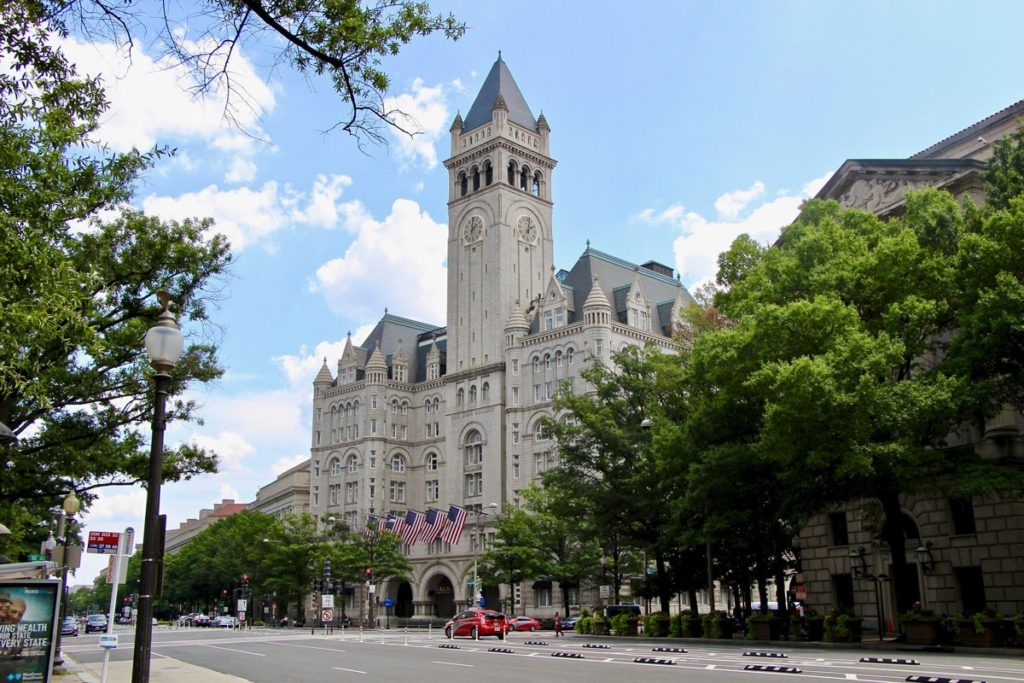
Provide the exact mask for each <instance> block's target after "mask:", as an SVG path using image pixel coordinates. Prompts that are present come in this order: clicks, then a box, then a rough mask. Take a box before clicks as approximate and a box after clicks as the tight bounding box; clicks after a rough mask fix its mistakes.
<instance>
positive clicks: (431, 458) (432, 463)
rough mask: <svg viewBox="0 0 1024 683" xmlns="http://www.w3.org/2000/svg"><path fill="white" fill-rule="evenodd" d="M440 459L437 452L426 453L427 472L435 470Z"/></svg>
mask: <svg viewBox="0 0 1024 683" xmlns="http://www.w3.org/2000/svg"><path fill="white" fill-rule="evenodd" d="M440 461H441V459H440V458H439V457H438V455H437V453H429V454H427V472H436V471H437V466H438V464H439V463H440Z"/></svg>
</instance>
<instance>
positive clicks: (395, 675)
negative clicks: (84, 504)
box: [64, 629, 1024, 683]
mask: <svg viewBox="0 0 1024 683" xmlns="http://www.w3.org/2000/svg"><path fill="white" fill-rule="evenodd" d="M119 633H120V644H119V648H118V650H116V651H115V652H114V653H113V655H112V658H113V659H131V657H132V639H133V633H132V632H131V631H130V630H127V629H126V630H122V631H119ZM551 635H552V634H550V633H543V632H542V633H537V634H529V633H515V634H511V635H510V636H509V637H508V639H507V640H505V641H504V642H502V641H499V640H497V639H496V638H484V639H481V640H479V641H473V640H470V639H467V638H457V639H455V640H453V641H449V640H446V639H445V638H444V636H443V635H442V634H441V633H439V632H436V631H435V632H433V633H432V634H430V635H428V634H427V633H426V632H409V633H408V634H404V633H402V632H400V631H390V632H384V633H382V632H367V633H365V634H363V635H362V636H360V634H359V632H358V631H354V632H353V631H347V632H346V633H345V634H344V635H342V634H341V632H340V631H335V632H334V634H333V635H328V636H325V635H321V634H318V635H315V636H311V635H310V632H309V631H308V630H299V629H281V630H253V631H241V632H240V631H227V630H218V629H195V630H189V631H175V630H165V629H157V630H156V631H154V639H153V641H154V642H153V656H154V657H171V658H174V659H178V660H183V661H186V662H189V663H191V664H195V665H197V666H202V667H206V668H209V669H213V670H215V671H219V672H222V673H228V674H232V675H235V676H238V677H240V678H244V679H247V680H249V681H253V682H254V683H291V682H296V683H298V682H302V683H309V682H311V681H331V682H332V683H335V682H337V681H349V680H352V681H358V680H369V679H370V678H373V679H375V680H377V681H400V680H406V681H446V682H447V681H451V682H453V683H461V682H463V681H465V682H467V683H468V682H472V683H489V682H506V681H532V682H537V681H583V680H585V681H588V683H606V682H607V683H611V682H612V681H616V682H619V681H623V680H626V681H642V682H646V681H654V682H657V681H674V682H678V681H681V680H684V679H685V681H686V682H687V683H729V682H731V681H739V680H743V681H745V682H746V683H763V682H764V681H765V679H764V677H765V676H768V677H780V676H781V677H785V678H786V679H789V680H793V679H795V678H803V679H808V680H810V679H817V680H819V681H821V680H826V681H830V680H831V681H843V682H844V683H845V682H847V681H869V682H878V683H905V682H906V681H907V677H908V676H922V677H924V678H923V679H922V681H926V680H927V678H929V677H936V678H943V679H952V680H953V681H976V682H980V681H985V682H986V683H1024V659H1022V658H1020V657H998V656H977V655H970V654H958V653H926V652H904V651H894V650H892V649H885V650H881V649H879V650H872V649H871V648H870V647H868V648H864V649H849V650H836V649H827V650H826V649H809V648H803V647H795V646H791V647H786V646H787V645H788V644H787V643H773V644H772V646H771V647H766V646H764V645H751V644H747V643H744V642H742V641H733V642H728V641H715V642H711V641H708V642H703V641H702V642H699V643H697V642H693V641H690V642H687V643H682V644H680V643H677V642H665V641H663V640H662V641H658V640H648V639H630V640H628V641H625V642H623V641H612V642H610V641H607V640H602V639H587V638H585V637H582V636H570V637H568V638H565V639H558V640H556V639H554V638H553V637H551ZM527 641H530V642H531V643H543V644H527ZM442 645H444V646H449V645H456V646H458V647H457V648H455V647H442ZM593 645H601V646H602V647H588V646H593ZM654 647H683V648H685V649H686V652H655V651H653V650H652V648H654ZM492 648H503V649H506V650H509V651H508V652H496V651H492ZM64 649H65V650H66V651H67V652H68V653H71V654H72V655H73V656H74V657H75V658H76V659H78V660H79V661H81V662H96V661H100V660H102V657H103V655H102V652H101V651H100V650H99V646H98V637H97V636H96V635H91V636H84V635H83V636H79V637H78V638H69V639H67V640H65V641H64ZM749 652H761V653H773V654H776V655H785V657H783V656H774V657H770V656H763V655H762V656H758V655H752V654H747V653H749ZM556 653H557V654H556ZM864 657H878V658H889V659H904V660H908V659H909V660H911V661H913V662H917V663H916V664H913V663H893V662H863V661H861V658H864ZM638 658H651V659H656V660H662V663H640V662H637V661H636V660H637V659H638ZM748 666H760V667H789V668H792V671H786V670H785V669H783V670H782V671H770V670H769V671H764V670H751V669H748V668H747V667H748ZM752 677H758V678H752ZM933 683H946V682H945V681H935V682H933Z"/></svg>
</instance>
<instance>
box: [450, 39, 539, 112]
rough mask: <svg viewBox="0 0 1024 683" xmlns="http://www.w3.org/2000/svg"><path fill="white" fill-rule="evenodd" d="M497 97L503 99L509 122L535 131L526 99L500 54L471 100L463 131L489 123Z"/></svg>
mask: <svg viewBox="0 0 1024 683" xmlns="http://www.w3.org/2000/svg"><path fill="white" fill-rule="evenodd" d="M499 95H500V96H501V97H502V99H504V101H505V106H506V107H508V120H509V121H511V122H512V123H515V124H517V125H520V126H522V127H523V128H527V129H529V130H533V131H536V130H537V119H535V118H534V116H533V112H531V111H530V106H529V105H528V104H526V98H524V97H523V93H521V92H520V91H519V86H518V85H516V80H515V79H514V78H512V72H511V71H509V70H508V67H507V66H506V65H505V62H503V61H502V59H501V53H500V52H499V53H498V61H496V62H495V63H494V66H492V67H491V72H490V73H489V74H487V78H485V79H484V84H483V85H482V86H480V92H479V93H477V96H476V99H475V100H473V106H472V107H470V108H469V113H468V114H466V120H465V123H464V126H465V128H464V130H467V131H470V130H473V129H474V128H479V127H480V126H483V125H485V124H488V123H490V122H491V110H492V109H493V108H494V103H495V101H496V100H497V99H498V96H499Z"/></svg>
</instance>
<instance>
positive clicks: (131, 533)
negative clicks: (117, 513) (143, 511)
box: [121, 527, 135, 555]
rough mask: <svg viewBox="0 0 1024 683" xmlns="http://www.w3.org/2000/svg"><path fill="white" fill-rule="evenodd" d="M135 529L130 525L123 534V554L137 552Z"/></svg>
mask: <svg viewBox="0 0 1024 683" xmlns="http://www.w3.org/2000/svg"><path fill="white" fill-rule="evenodd" d="M134 546H135V529H134V528H133V527H128V528H126V529H125V530H124V533H123V534H121V554H122V555H134V554H135V547H134Z"/></svg>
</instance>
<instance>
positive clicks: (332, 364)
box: [274, 339, 345, 391]
mask: <svg viewBox="0 0 1024 683" xmlns="http://www.w3.org/2000/svg"><path fill="white" fill-rule="evenodd" d="M344 350H345V340H344V339H342V340H340V341H334V342H330V341H322V342H320V343H319V344H317V345H316V346H315V347H314V349H313V351H312V353H310V352H309V350H308V349H307V348H306V347H305V346H303V347H302V348H301V349H299V353H298V355H295V356H292V355H281V356H275V357H274V361H275V362H276V363H277V364H278V366H279V367H280V368H281V370H282V371H283V372H284V375H285V377H287V378H288V384H289V386H291V387H292V389H294V390H296V391H311V387H312V386H313V378H314V377H316V373H318V372H319V371H320V366H321V365H323V363H324V360H325V359H326V361H327V367H328V368H331V373H332V374H334V373H336V372H337V370H336V369H335V368H336V364H337V362H338V359H339V358H341V353H342V351H344Z"/></svg>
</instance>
